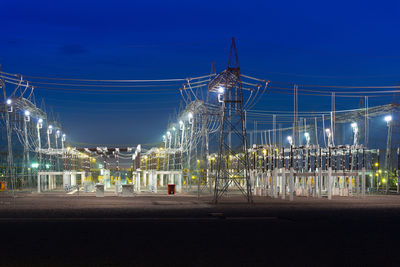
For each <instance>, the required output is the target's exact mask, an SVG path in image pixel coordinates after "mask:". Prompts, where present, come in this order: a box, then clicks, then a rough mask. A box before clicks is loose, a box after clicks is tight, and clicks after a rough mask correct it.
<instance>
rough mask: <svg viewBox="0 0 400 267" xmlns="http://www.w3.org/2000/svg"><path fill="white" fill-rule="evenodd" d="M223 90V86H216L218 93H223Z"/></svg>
mask: <svg viewBox="0 0 400 267" xmlns="http://www.w3.org/2000/svg"><path fill="white" fill-rule="evenodd" d="M224 92H225V88H224V87H223V86H220V87H218V93H220V94H223V93H224Z"/></svg>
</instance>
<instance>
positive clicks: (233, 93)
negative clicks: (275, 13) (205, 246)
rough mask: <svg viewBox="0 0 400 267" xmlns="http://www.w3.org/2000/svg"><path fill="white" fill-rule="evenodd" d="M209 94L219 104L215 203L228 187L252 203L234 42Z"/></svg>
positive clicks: (233, 41)
mask: <svg viewBox="0 0 400 267" xmlns="http://www.w3.org/2000/svg"><path fill="white" fill-rule="evenodd" d="M210 93H214V94H215V93H217V96H218V102H219V104H220V105H221V106H220V116H221V119H220V129H219V142H218V145H219V147H218V157H217V175H216V178H215V186H214V203H217V202H218V200H219V199H220V198H221V197H222V196H223V195H224V194H225V193H226V192H227V191H228V189H229V187H230V186H236V187H237V188H238V189H239V190H240V191H241V193H243V195H244V196H245V197H246V199H247V201H248V202H253V197H252V191H251V183H250V176H249V174H250V169H249V155H248V153H249V152H248V147H247V134H246V114H245V109H244V103H243V89H242V81H241V78H240V66H239V58H238V53H237V49H236V43H235V39H234V38H232V44H231V46H230V52H229V58H228V65H227V68H226V69H225V70H224V71H223V72H221V73H219V74H218V75H216V76H215V78H214V79H213V80H212V81H210V83H209V86H208V94H210Z"/></svg>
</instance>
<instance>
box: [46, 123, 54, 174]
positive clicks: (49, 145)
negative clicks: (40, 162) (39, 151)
mask: <svg viewBox="0 0 400 267" xmlns="http://www.w3.org/2000/svg"><path fill="white" fill-rule="evenodd" d="M52 133H53V125H49V127H47V145H48V152H49V168H50V166H51V163H52V156H51V154H50V150H51V142H50V135H51V134H52ZM46 168H47V166H46Z"/></svg>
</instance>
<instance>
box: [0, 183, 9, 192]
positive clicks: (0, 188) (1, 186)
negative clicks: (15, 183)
mask: <svg viewBox="0 0 400 267" xmlns="http://www.w3.org/2000/svg"><path fill="white" fill-rule="evenodd" d="M6 189H7V182H0V191H6Z"/></svg>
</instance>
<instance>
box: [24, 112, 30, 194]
mask: <svg viewBox="0 0 400 267" xmlns="http://www.w3.org/2000/svg"><path fill="white" fill-rule="evenodd" d="M24 115H25V116H24V139H25V142H24V152H25V153H24V157H25V167H26V169H27V176H28V177H27V182H28V186H29V188H31V175H30V170H31V169H30V159H29V147H28V144H29V141H28V129H27V123H28V122H29V121H30V120H31V112H30V111H29V110H25V112H24Z"/></svg>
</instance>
